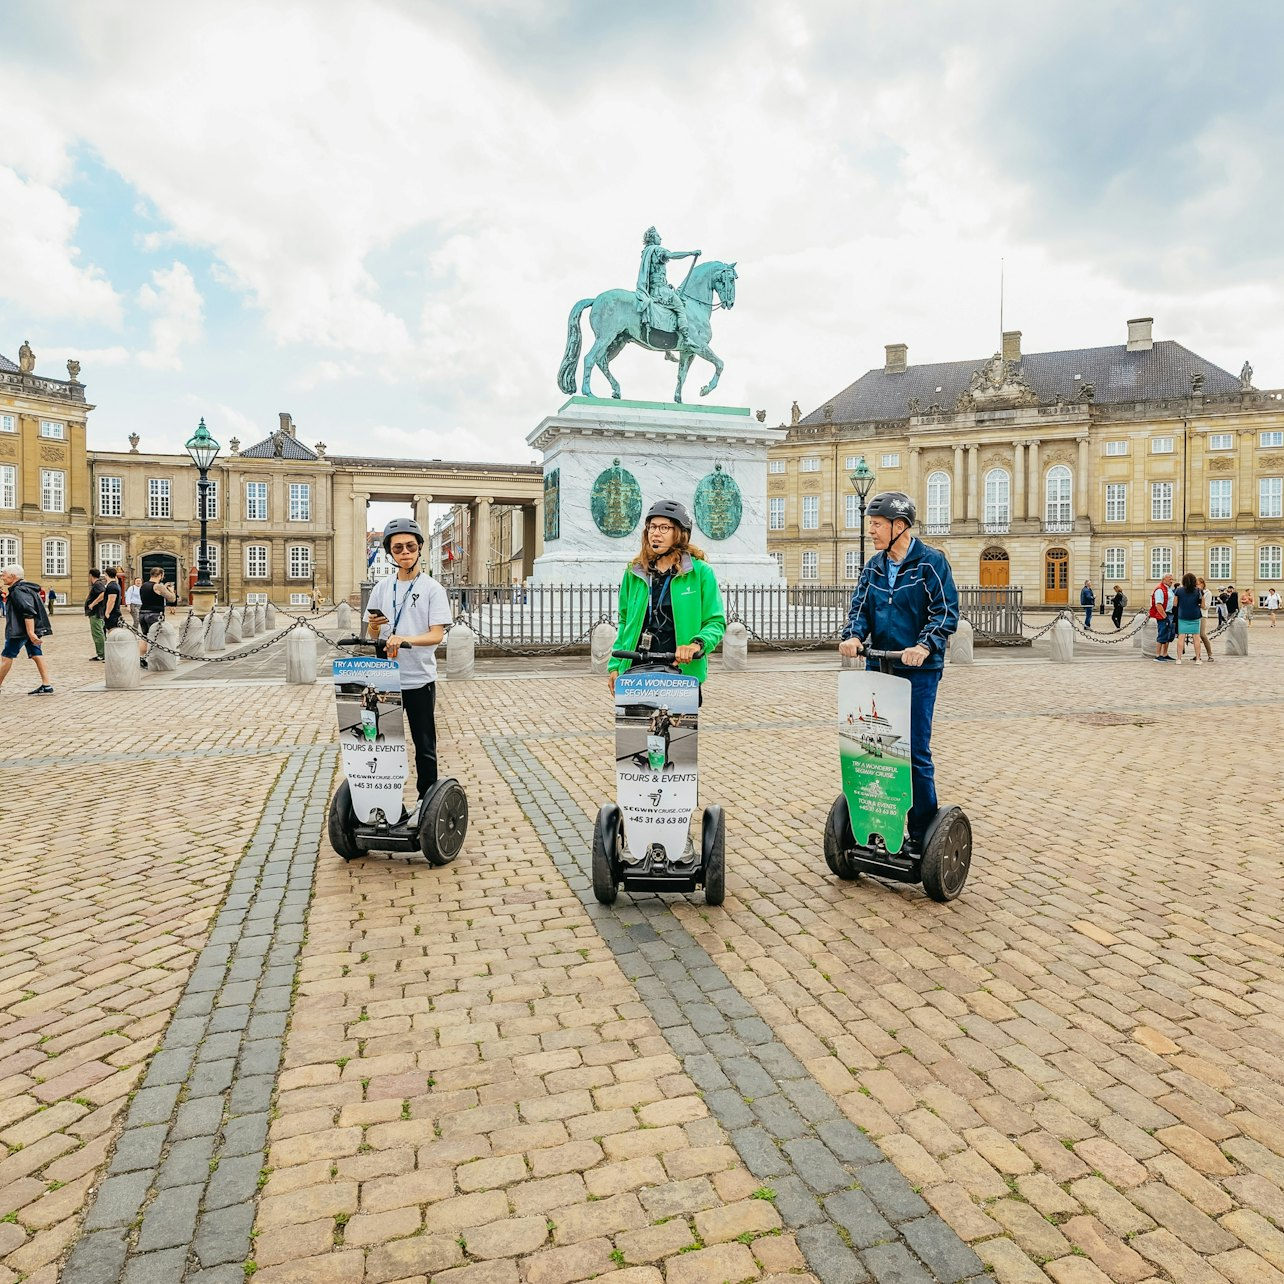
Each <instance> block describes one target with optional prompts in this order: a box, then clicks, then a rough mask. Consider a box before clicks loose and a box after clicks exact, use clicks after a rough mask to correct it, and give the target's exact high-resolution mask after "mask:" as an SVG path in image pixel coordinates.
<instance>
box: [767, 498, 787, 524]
mask: <svg viewBox="0 0 1284 1284" xmlns="http://www.w3.org/2000/svg"><path fill="white" fill-rule="evenodd" d="M769 503H770V506H771V507H770V512H769V515H768V520H767V529H768V530H771V531H783V530H784V529H785V501H784V500H783V499H776V498H773V499H771V500H770V501H769Z"/></svg>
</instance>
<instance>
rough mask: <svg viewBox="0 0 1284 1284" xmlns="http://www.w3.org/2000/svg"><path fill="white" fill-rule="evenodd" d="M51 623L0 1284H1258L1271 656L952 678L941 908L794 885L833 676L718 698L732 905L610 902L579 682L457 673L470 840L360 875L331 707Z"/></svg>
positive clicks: (1132, 660)
mask: <svg viewBox="0 0 1284 1284" xmlns="http://www.w3.org/2000/svg"><path fill="white" fill-rule="evenodd" d="M55 624H56V625H58V626H59V633H58V645H57V647H56V649H54V650H53V664H54V672H55V681H56V684H57V686H58V693H57V695H56V696H55V697H53V698H51V699H41V700H39V701H37V700H35V699H30V700H28V698H27V697H26V696H25V695H23V694H20V693H21V692H23V691H25V690H26V685H24V684H23V683H22V682H21V681H17V682H15V680H14V679H21V678H22V677H23V676H25V675H24V674H23V673H22V670H21V666H22V664H23V661H19V662H18V665H17V666H15V671H14V673H13V675H11V678H10V681H9V682H8V683H6V693H5V695H4V696H3V697H2V698H0V713H3V715H4V716H5V727H6V735H5V739H4V742H3V743H4V748H3V749H0V825H2V826H3V832H4V833H5V834H6V847H5V874H6V898H5V905H6V911H7V912H6V915H5V916H4V918H3V920H0V1086H3V1088H4V1089H5V1091H4V1092H3V1093H0V1144H2V1145H3V1147H4V1149H3V1150H2V1151H0V1263H2V1264H0V1284H10V1282H11V1281H16V1280H19V1279H26V1280H29V1281H34V1282H35V1284H54V1281H55V1280H56V1279H57V1278H58V1276H59V1272H60V1270H61V1274H62V1278H63V1279H64V1280H66V1281H67V1282H68V1284H97V1282H98V1281H103V1282H104V1284H105V1282H106V1281H115V1280H117V1279H124V1280H126V1281H130V1282H131V1284H134V1282H136V1281H147V1280H158V1281H161V1280H163V1281H178V1280H182V1279H187V1280H200V1281H204V1282H205V1284H224V1282H225V1281H231V1280H234V1279H235V1280H241V1279H244V1278H245V1273H246V1270H247V1262H252V1263H253V1267H254V1271H255V1274H256V1275H257V1276H258V1277H260V1278H261V1279H262V1280H264V1281H266V1282H267V1284H281V1282H283V1281H285V1282H291V1281H300V1282H311V1281H318V1282H326V1284H328V1282H330V1281H334V1282H335V1284H344V1282H346V1281H361V1282H363V1284H364V1282H365V1281H370V1282H371V1284H377V1282H379V1281H389V1282H391V1281H410V1280H415V1281H419V1282H420V1284H424V1282H425V1281H426V1280H427V1279H428V1278H429V1277H431V1278H432V1279H433V1280H436V1281H441V1280H445V1279H446V1278H447V1277H449V1280H450V1281H451V1284H519V1281H520V1282H521V1284H573V1282H574V1281H577V1280H580V1279H586V1278H590V1277H593V1276H596V1275H599V1274H605V1273H607V1272H610V1273H612V1274H614V1275H615V1277H616V1279H617V1281H618V1284H661V1281H662V1280H664V1281H667V1282H669V1284H697V1281H699V1284H704V1281H705V1280H706V1279H712V1280H714V1281H715V1284H716V1281H717V1280H718V1279H723V1280H731V1281H736V1282H739V1281H742V1280H751V1279H773V1278H774V1277H776V1276H786V1275H788V1276H790V1277H791V1278H792V1279H793V1280H794V1281H798V1282H805V1281H807V1280H809V1279H811V1278H817V1279H819V1280H821V1281H822V1284H837V1282H838V1281H846V1280H854V1281H859V1280H862V1279H878V1280H889V1281H890V1280H905V1281H914V1280H933V1279H935V1280H942V1281H958V1280H967V1279H972V1278H975V1277H979V1276H980V1275H982V1273H983V1272H987V1271H988V1272H990V1273H992V1274H993V1275H994V1276H995V1277H997V1278H998V1279H1000V1280H1004V1281H1015V1282H1022V1281H1030V1280H1033V1281H1040V1280H1047V1279H1051V1280H1053V1281H1056V1284H1085V1282H1090V1281H1100V1280H1116V1281H1127V1282H1129V1284H1143V1282H1145V1281H1152V1280H1153V1281H1158V1280H1167V1281H1173V1282H1183V1284H1184V1282H1185V1281H1196V1282H1198V1281H1205V1280H1210V1281H1216V1280H1226V1281H1230V1284H1240V1282H1241V1281H1244V1282H1247V1281H1253V1282H1256V1281H1281V1282H1284V1233H1282V1229H1284V1128H1282V1127H1281V1124H1280V1122H1279V1121H1280V1117H1281V1107H1282V1106H1284V1071H1282V1070H1281V1055H1280V1054H1281V1052H1282V1051H1284V1036H1282V1035H1281V1033H1280V1031H1281V1023H1280V1014H1281V1007H1282V1006H1284V985H1282V984H1281V982H1282V980H1284V930H1282V928H1281V908H1280V907H1281V893H1282V892H1284V886H1282V882H1284V879H1282V878H1281V872H1280V861H1279V855H1278V844H1277V842H1276V840H1275V837H1274V835H1275V834H1276V833H1277V831H1278V830H1279V827H1280V825H1281V823H1284V802H1282V801H1281V799H1280V793H1279V788H1278V772H1277V771H1275V770H1274V768H1273V764H1272V759H1271V748H1272V747H1273V745H1274V740H1275V736H1276V728H1277V724H1278V721H1279V705H1278V700H1277V699H1276V698H1275V697H1274V696H1272V695H1270V694H1268V693H1270V692H1272V691H1273V690H1274V688H1275V687H1276V686H1277V684H1278V682H1279V679H1280V677H1281V676H1282V675H1284V631H1282V632H1279V633H1278V635H1277V634H1276V633H1272V632H1271V631H1269V630H1266V629H1263V628H1260V627H1256V626H1255V627H1254V628H1253V629H1252V630H1251V634H1250V637H1251V641H1252V645H1253V648H1254V651H1255V652H1256V653H1257V654H1254V656H1253V657H1251V658H1250V659H1248V660H1231V659H1219V662H1218V664H1217V665H1216V666H1214V667H1212V668H1208V667H1205V666H1200V667H1199V668H1195V667H1194V666H1191V665H1184V666H1181V667H1180V668H1178V667H1177V666H1175V665H1156V664H1154V663H1152V662H1148V661H1143V660H1141V659H1139V658H1137V656H1136V653H1135V652H1133V651H1132V650H1131V648H1130V647H1124V648H1120V649H1119V651H1120V652H1121V654H1120V655H1119V656H1118V658H1117V659H1115V660H1112V661H1111V662H1098V663H1093V664H1092V665H1090V666H1080V665H1073V666H1052V665H1050V664H1047V663H1039V662H1034V663H1032V662H1030V660H1029V658H1028V657H1023V656H1007V655H1004V656H999V657H997V658H991V657H990V656H985V655H983V656H981V662H980V663H978V665H977V666H976V667H975V668H973V669H966V670H955V671H950V672H948V673H947V677H946V681H945V683H944V685H943V687H942V695H941V702H940V705H939V711H938V722H937V732H936V743H937V762H938V773H939V777H940V782H941V787H942V795H943V797H946V798H952V799H955V800H958V801H961V802H964V803H965V805H966V806H967V808H968V811H969V814H970V815H971V817H972V820H973V824H974V826H975V831H976V848H977V858H976V863H975V865H974V869H973V874H972V878H971V880H970V882H969V884H968V887H967V889H966V891H965V893H964V895H963V897H962V898H961V899H960V900H959V901H957V902H955V903H954V904H952V905H949V906H938V905H935V904H933V903H932V902H930V901H928V900H926V899H925V898H924V897H923V896H922V894H921V893H920V892H918V891H917V890H916V889H907V888H898V887H892V886H889V885H887V884H881V883H877V882H874V881H865V880H862V881H857V882H854V883H841V882H839V881H838V880H836V879H834V878H833V877H832V876H830V875H829V873H828V871H827V870H826V868H825V865H824V862H823V859H822V857H821V855H820V850H819V847H820V830H821V825H822V823H823V819H824V815H825V813H826V811H827V810H828V806H829V804H830V802H831V801H832V797H833V795H834V794H835V792H836V791H837V771H836V770H835V767H836V763H835V762H834V761H833V758H834V752H833V750H834V746H833V744H832V716H831V706H832V704H833V693H834V682H833V676H832V671H831V670H830V669H828V668H822V667H820V664H819V663H817V662H808V663H805V664H799V663H798V662H797V661H796V660H790V661H784V662H779V663H780V666H781V667H776V666H777V663H778V662H775V661H773V659H772V658H770V657H767V658H758V659H756V660H755V662H754V668H753V669H752V670H751V672H750V673H749V674H747V675H745V676H744V677H743V678H739V677H738V678H735V679H733V678H732V677H731V675H726V674H717V675H715V676H714V677H713V678H712V679H711V681H710V684H709V688H708V699H707V701H706V706H705V716H704V724H703V733H702V737H701V739H702V747H701V748H702V753H701V757H702V766H701V793H702V798H703V799H704V800H706V801H718V802H721V803H722V804H723V805H724V806H725V807H726V809H727V813H728V828H729V832H728V896H727V902H726V905H725V906H724V907H723V908H722V909H719V910H713V909H709V908H706V907H705V906H704V905H703V903H702V900H701V898H700V896H699V894H698V893H697V894H696V895H695V896H693V897H691V898H661V897H654V896H638V897H637V898H629V897H627V896H621V899H620V901H619V902H618V903H617V905H616V906H615V907H612V908H611V909H610V910H605V909H603V908H602V907H599V906H597V905H596V903H595V902H593V900H592V897H591V893H590V892H589V891H588V886H587V878H586V874H585V863H586V856H587V835H588V831H589V826H590V823H591V817H592V815H593V814H594V813H595V812H596V809H597V807H598V806H599V805H600V803H601V802H602V801H603V800H605V799H606V798H608V797H609V796H610V795H611V792H612V783H611V776H610V772H611V764H612V754H611V752H610V748H609V746H610V736H609V725H608V720H609V704H608V702H607V700H606V699H605V686H604V684H603V682H602V680H601V679H600V678H589V677H550V678H542V679H534V680H524V681H521V682H515V681H509V680H506V679H505V678H504V677H502V676H501V675H500V673H499V672H498V671H497V668H498V666H496V668H495V669H488V670H487V672H486V676H485V678H484V680H481V681H477V682H474V683H467V684H455V685H453V686H451V685H448V686H447V687H446V688H445V689H444V690H443V692H442V695H441V698H440V701H439V717H440V721H441V725H442V730H443V759H444V761H445V762H446V763H447V764H449V766H450V768H451V770H453V771H455V772H456V774H458V775H459V776H460V778H461V780H463V782H464V783H465V785H466V787H467V789H468V792H469V795H470V798H471V800H472V807H473V814H472V828H471V830H470V835H469V840H468V843H467V845H466V846H465V848H464V851H463V853H462V854H461V856H460V858H459V860H458V861H457V862H456V863H455V864H454V865H452V866H449V867H447V868H445V869H431V868H429V867H427V866H426V865H425V864H424V863H423V862H422V861H418V860H415V861H411V860H406V859H403V858H400V857H389V858H371V859H368V860H365V861H361V862H355V863H353V864H352V865H349V866H345V865H344V864H343V863H342V862H341V861H339V860H338V858H337V857H335V856H334V854H333V853H332V852H331V851H330V849H329V846H328V844H327V843H326V842H325V840H324V837H323V804H324V800H325V798H326V797H327V796H328V793H329V790H330V787H331V783H332V771H333V763H334V755H333V753H332V751H331V750H330V749H329V745H330V744H331V742H332V734H331V721H332V717H333V710H332V702H331V700H330V699H329V694H328V692H327V691H326V689H325V688H324V687H323V686H321V685H318V686H316V687H313V688H297V687H296V688H286V687H283V686H270V685H263V684H258V683H253V684H242V683H238V682H232V683H230V684H229V683H227V682H202V683H199V684H197V683H190V682H187V681H184V680H183V679H184V678H185V676H186V673H190V672H193V670H191V669H189V668H188V666H184V668H183V669H180V671H179V674H178V675H176V677H175V678H171V679H163V678H161V677H160V676H159V675H156V676H153V675H148V676H147V677H146V678H145V680H144V689H143V691H142V692H139V693H107V692H102V691H94V690H90V689H88V687H89V684H92V683H94V682H95V681H98V682H101V670H100V667H99V666H97V665H93V664H89V663H87V662H85V661H83V660H80V659H77V658H76V657H77V656H79V655H82V654H83V655H88V654H89V652H90V649H91V648H90V646H89V644H88V634H87V630H83V639H82V637H81V636H80V632H78V631H77V629H76V627H75V625H78V624H79V621H76V622H75V623H74V624H73V625H72V626H71V627H68V623H67V622H66V621H65V619H60V620H56V621H55ZM68 639H70V640H68ZM73 653H74V654H73ZM219 676H222V677H224V678H226V677H227V676H229V675H228V673H227V671H226V670H223V671H222V672H221V673H220V674H219ZM28 685H29V684H28ZM32 706H38V716H35V715H36V713H37V709H35V708H31V707H32ZM29 709H30V712H29V711H28V710H29ZM305 915H306V919H305ZM305 924H306V933H305V930H304V929H305Z"/></svg>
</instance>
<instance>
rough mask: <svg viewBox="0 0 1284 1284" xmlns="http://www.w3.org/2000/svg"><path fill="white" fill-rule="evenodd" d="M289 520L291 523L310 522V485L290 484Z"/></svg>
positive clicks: (307, 483)
mask: <svg viewBox="0 0 1284 1284" xmlns="http://www.w3.org/2000/svg"><path fill="white" fill-rule="evenodd" d="M290 520H291V521H292V522H310V521H311V520H312V483H311V482H291V483H290Z"/></svg>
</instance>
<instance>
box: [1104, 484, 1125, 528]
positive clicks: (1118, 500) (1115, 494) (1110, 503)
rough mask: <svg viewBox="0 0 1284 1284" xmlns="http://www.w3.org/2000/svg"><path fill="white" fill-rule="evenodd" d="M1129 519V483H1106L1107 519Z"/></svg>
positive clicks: (1121, 520)
mask: <svg viewBox="0 0 1284 1284" xmlns="http://www.w3.org/2000/svg"><path fill="white" fill-rule="evenodd" d="M1127 520H1128V483H1127V482H1108V483H1107V485H1106V521H1108V522H1126V521H1127Z"/></svg>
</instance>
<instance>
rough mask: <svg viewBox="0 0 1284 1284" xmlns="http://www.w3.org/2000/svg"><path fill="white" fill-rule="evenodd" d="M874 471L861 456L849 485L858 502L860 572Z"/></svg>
mask: <svg viewBox="0 0 1284 1284" xmlns="http://www.w3.org/2000/svg"><path fill="white" fill-rule="evenodd" d="M874 481H875V477H874V470H873V469H872V468H870V466H869V465H868V464H867V463H866V462H865V456H864V455H862V456H861V457H860V459H859V460H857V461H856V467H855V468H854V469H853V470H852V473H851V483H852V486H853V487H855V490H856V498H857V499H858V500H859V501H860V566H861V570H864V569H865V501H866V500H867V499H868V498H869V492H870V491H871V490H873V489H874Z"/></svg>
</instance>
